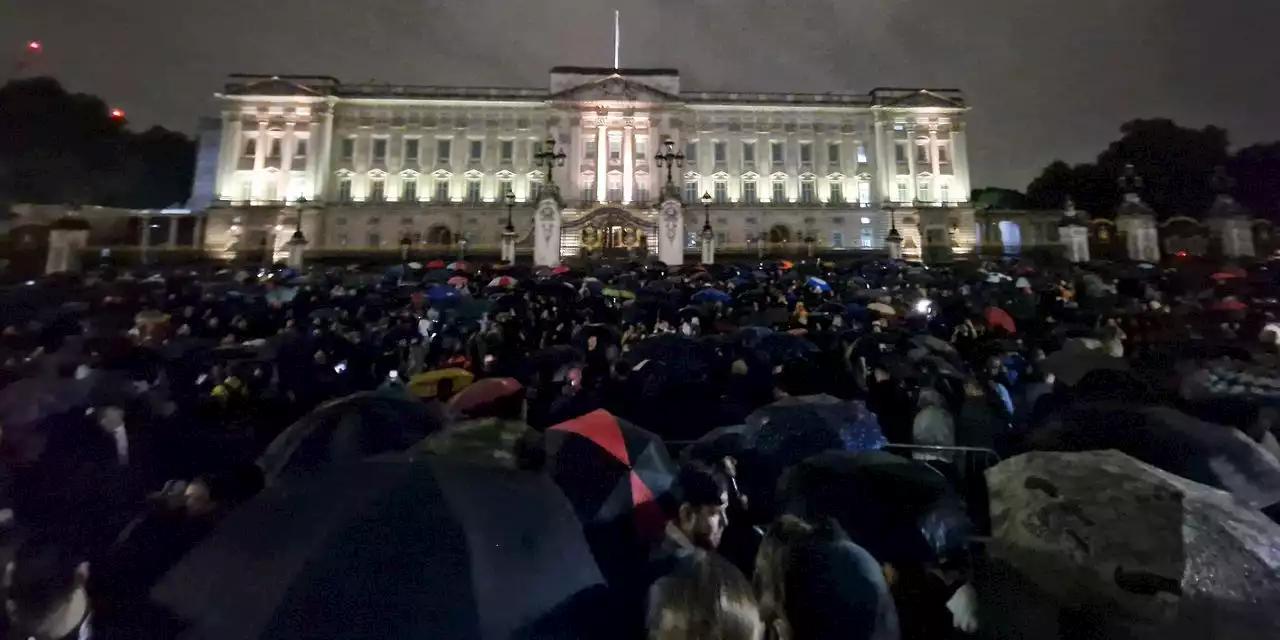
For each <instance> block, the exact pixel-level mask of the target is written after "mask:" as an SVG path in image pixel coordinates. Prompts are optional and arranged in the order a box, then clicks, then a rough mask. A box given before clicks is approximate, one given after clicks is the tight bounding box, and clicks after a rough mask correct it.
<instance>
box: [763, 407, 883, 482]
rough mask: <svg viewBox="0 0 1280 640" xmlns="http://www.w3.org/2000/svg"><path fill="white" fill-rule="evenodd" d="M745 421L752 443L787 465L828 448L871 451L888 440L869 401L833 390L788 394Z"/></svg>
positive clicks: (765, 454) (764, 453) (768, 455)
mask: <svg viewBox="0 0 1280 640" xmlns="http://www.w3.org/2000/svg"><path fill="white" fill-rule="evenodd" d="M746 424H747V428H746V430H745V431H744V432H743V435H744V436H745V437H746V440H747V446H748V447H749V448H751V449H753V450H755V451H756V452H758V453H760V454H761V455H763V456H765V457H768V458H770V459H772V460H774V461H775V462H776V463H778V464H781V465H783V466H786V465H790V464H794V463H796V462H799V461H801V460H803V459H805V458H807V457H809V456H812V455H816V454H818V453H822V452H823V451H829V450H840V451H871V450H875V449H879V448H881V447H883V446H884V445H885V444H886V441H885V438H884V434H883V433H882V432H881V430H880V423H879V422H878V421H877V420H876V415H875V414H874V413H871V412H870V411H868V410H867V406H866V405H865V404H863V403H861V402H856V401H854V402H847V401H844V400H840V399H838V398H834V397H832V396H828V395H815V396H799V397H788V398H783V399H782V400H779V401H778V402H775V403H773V404H770V405H767V406H764V407H761V408H759V409H757V410H756V411H755V412H753V413H752V414H751V415H750V416H747V423H746Z"/></svg>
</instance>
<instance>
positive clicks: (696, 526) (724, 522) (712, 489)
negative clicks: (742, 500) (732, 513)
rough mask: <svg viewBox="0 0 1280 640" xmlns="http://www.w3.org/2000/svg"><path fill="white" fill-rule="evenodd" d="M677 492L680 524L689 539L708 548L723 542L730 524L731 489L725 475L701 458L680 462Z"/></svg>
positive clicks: (677, 514) (713, 547)
mask: <svg viewBox="0 0 1280 640" xmlns="http://www.w3.org/2000/svg"><path fill="white" fill-rule="evenodd" d="M675 496H676V500H677V502H678V504H679V505H680V506H679V508H678V510H677V512H676V526H677V527H679V529H680V531H681V532H682V533H684V535H685V536H686V537H688V538H689V541H690V542H692V543H693V544H695V545H697V546H699V547H702V548H704V549H715V548H716V547H718V546H720V537H721V536H723V535H724V530H725V529H726V528H728V526H729V513H728V510H729V490H728V483H727V482H726V481H725V478H724V476H723V475H721V474H719V473H717V472H716V471H715V470H714V469H712V468H711V467H709V466H707V465H705V464H703V463H701V462H689V463H686V464H683V465H681V466H680V475H679V476H678V477H677V478H676V484H675Z"/></svg>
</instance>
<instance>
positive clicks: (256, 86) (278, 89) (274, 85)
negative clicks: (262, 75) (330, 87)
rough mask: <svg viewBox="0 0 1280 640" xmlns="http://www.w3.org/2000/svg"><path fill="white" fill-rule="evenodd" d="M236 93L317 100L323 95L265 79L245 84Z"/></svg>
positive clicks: (295, 85)
mask: <svg viewBox="0 0 1280 640" xmlns="http://www.w3.org/2000/svg"><path fill="white" fill-rule="evenodd" d="M237 93H241V94H244V95H251V96H301V97H307V98H318V97H320V96H323V95H325V94H323V93H320V92H319V91H316V90H314V89H312V88H310V87H307V86H305V85H301V84H298V83H296V82H289V81H288V80H282V79H280V78H267V79H263V80H258V81H256V82H250V83H247V84H245V85H244V87H243V88H242V89H241V90H240V91H238V92H237Z"/></svg>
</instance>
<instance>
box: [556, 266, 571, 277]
mask: <svg viewBox="0 0 1280 640" xmlns="http://www.w3.org/2000/svg"><path fill="white" fill-rule="evenodd" d="M570 271H572V269H570V268H569V267H566V266H564V265H560V266H558V267H556V268H554V269H552V270H551V273H553V274H555V275H557V276H558V275H562V274H565V273H569V272H570Z"/></svg>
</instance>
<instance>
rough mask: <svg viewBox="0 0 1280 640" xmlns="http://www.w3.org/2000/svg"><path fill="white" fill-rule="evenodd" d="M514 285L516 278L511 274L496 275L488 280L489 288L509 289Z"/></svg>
mask: <svg viewBox="0 0 1280 640" xmlns="http://www.w3.org/2000/svg"><path fill="white" fill-rule="evenodd" d="M514 286H516V279H515V278H512V277H511V276H498V277H496V278H494V279H493V280H490V281H489V287H490V288H497V289H510V288H511V287H514Z"/></svg>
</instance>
